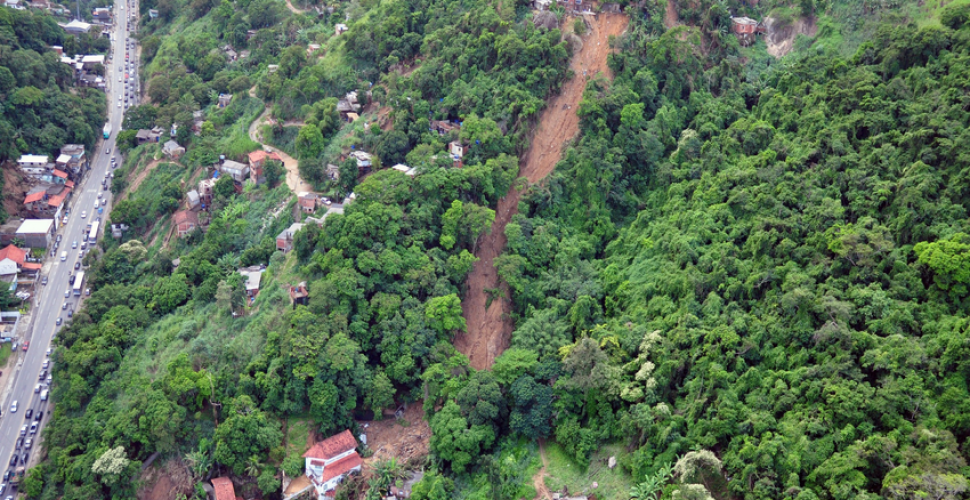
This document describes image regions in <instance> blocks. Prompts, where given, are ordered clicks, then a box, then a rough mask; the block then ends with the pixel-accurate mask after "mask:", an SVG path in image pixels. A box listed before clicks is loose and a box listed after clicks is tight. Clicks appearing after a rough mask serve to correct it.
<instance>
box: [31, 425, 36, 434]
mask: <svg viewBox="0 0 970 500" xmlns="http://www.w3.org/2000/svg"><path fill="white" fill-rule="evenodd" d="M30 433H31V434H37V422H34V423H32V424H30Z"/></svg>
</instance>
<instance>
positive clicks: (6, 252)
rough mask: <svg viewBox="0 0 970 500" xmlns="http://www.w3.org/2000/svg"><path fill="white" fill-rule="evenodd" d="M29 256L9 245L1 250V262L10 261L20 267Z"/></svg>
mask: <svg viewBox="0 0 970 500" xmlns="http://www.w3.org/2000/svg"><path fill="white" fill-rule="evenodd" d="M26 256H27V252H25V251H23V250H21V249H19V248H17V247H16V246H14V245H7V246H6V247H4V248H3V250H0V260H3V259H10V260H12V261H14V262H16V263H17V265H19V266H23V265H24V258H25V257H26Z"/></svg>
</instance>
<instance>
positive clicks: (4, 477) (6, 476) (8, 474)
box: [3, 469, 13, 481]
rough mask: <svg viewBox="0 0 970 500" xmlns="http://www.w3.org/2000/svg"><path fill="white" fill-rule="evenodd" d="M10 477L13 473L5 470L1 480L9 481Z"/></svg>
mask: <svg viewBox="0 0 970 500" xmlns="http://www.w3.org/2000/svg"><path fill="white" fill-rule="evenodd" d="M12 475H13V471H12V470H10V469H7V472H4V473H3V480H4V481H9V480H10V476H12Z"/></svg>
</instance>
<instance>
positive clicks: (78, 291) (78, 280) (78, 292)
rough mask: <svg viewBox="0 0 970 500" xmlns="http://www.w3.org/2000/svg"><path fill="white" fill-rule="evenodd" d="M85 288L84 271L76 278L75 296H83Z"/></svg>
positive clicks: (78, 273) (79, 272)
mask: <svg viewBox="0 0 970 500" xmlns="http://www.w3.org/2000/svg"><path fill="white" fill-rule="evenodd" d="M83 286H84V271H78V272H77V276H76V277H75V278H74V296H75V297H80V296H81V288H82V287H83Z"/></svg>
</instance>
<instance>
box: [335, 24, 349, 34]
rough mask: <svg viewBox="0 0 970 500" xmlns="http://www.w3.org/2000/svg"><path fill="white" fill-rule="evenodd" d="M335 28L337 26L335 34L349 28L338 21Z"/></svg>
mask: <svg viewBox="0 0 970 500" xmlns="http://www.w3.org/2000/svg"><path fill="white" fill-rule="evenodd" d="M336 28H337V35H340V34H341V33H344V32H345V31H347V30H348V29H350V28H348V27H347V25H346V24H343V23H338V24H337V27H336Z"/></svg>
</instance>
